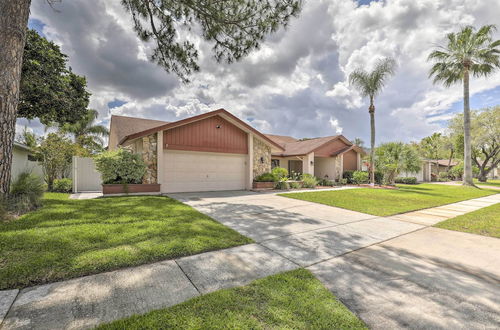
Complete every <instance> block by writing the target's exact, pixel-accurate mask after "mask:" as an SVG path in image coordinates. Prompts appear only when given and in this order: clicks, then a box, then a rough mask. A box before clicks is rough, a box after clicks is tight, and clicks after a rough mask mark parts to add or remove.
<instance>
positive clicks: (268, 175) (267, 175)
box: [254, 173, 276, 182]
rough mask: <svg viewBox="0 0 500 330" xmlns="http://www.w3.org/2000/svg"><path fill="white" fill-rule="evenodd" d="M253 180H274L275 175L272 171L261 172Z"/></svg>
mask: <svg viewBox="0 0 500 330" xmlns="http://www.w3.org/2000/svg"><path fill="white" fill-rule="evenodd" d="M254 181H255V182H275V181H276V177H275V176H274V175H273V174H272V173H262V174H261V175H258V176H256V177H255V179H254Z"/></svg>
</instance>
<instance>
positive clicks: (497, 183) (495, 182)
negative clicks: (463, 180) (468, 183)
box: [474, 179, 500, 187]
mask: <svg viewBox="0 0 500 330" xmlns="http://www.w3.org/2000/svg"><path fill="white" fill-rule="evenodd" d="M474 183H475V184H480V185H481V184H482V185H487V186H493V187H500V180H490V179H488V180H486V182H479V181H478V180H477V179H474Z"/></svg>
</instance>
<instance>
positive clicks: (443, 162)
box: [430, 159, 458, 166]
mask: <svg viewBox="0 0 500 330" xmlns="http://www.w3.org/2000/svg"><path fill="white" fill-rule="evenodd" d="M449 161H450V160H449V159H438V160H430V162H431V163H433V164H436V163H438V164H439V165H440V166H448V162H449ZM457 164H458V162H457V161H456V160H452V161H451V163H450V165H451V166H456V165H457Z"/></svg>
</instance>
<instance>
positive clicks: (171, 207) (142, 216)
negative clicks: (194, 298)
mask: <svg viewBox="0 0 500 330" xmlns="http://www.w3.org/2000/svg"><path fill="white" fill-rule="evenodd" d="M251 242H252V240H251V239H249V238H246V237H244V236H242V235H240V234H238V233H237V232H236V231H234V230H232V229H230V228H228V227H225V226H223V225H222V224H220V223H218V222H216V221H215V220H213V219H211V218H210V217H208V216H206V215H204V214H201V213H200V212H198V211H196V210H194V209H193V208H191V207H190V206H187V205H185V204H182V203H180V202H178V201H176V200H173V199H171V198H168V197H161V196H128V197H109V198H100V199H91V200H70V199H68V195H67V194H55V193H47V194H45V197H44V206H43V207H42V208H41V209H39V210H37V211H35V212H31V213H28V214H26V215H24V216H22V217H21V218H19V219H17V220H14V221H10V222H3V223H2V222H0V251H2V252H1V254H0V289H7V288H16V287H25V286H29V285H34V284H39V283H45V282H52V281H56V280H61V279H67V278H70V277H76V276H82V275H86V274H93V273H99V272H103V271H107V270H111V269H116V268H120V267H125V266H133V265H139V264H144V263H148V262H153V261H157V260H162V259H169V258H175V257H181V256H186V255H191V254H196V253H200V252H205V251H210V250H217V249H223V248H228V247H231V246H236V245H242V244H246V243H251Z"/></svg>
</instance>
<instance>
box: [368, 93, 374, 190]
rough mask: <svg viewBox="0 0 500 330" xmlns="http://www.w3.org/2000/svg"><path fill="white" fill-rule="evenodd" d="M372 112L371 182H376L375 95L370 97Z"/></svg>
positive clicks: (370, 110) (370, 109)
mask: <svg viewBox="0 0 500 330" xmlns="http://www.w3.org/2000/svg"><path fill="white" fill-rule="evenodd" d="M368 112H369V113H370V130H371V136H370V146H371V149H370V184H372V185H374V184H375V161H374V160H375V106H374V105H373V97H370V107H369V108H368Z"/></svg>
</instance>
